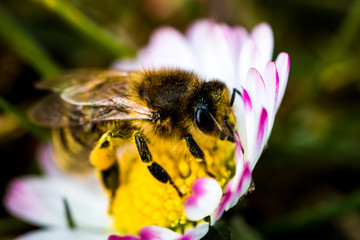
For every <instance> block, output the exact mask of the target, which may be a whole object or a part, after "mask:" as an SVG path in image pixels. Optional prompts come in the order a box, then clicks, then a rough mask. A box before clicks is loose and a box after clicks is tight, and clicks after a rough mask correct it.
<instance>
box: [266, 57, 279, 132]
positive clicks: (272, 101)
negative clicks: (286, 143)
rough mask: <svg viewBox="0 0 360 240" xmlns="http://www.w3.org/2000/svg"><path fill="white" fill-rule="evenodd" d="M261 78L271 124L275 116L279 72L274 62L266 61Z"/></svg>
mask: <svg viewBox="0 0 360 240" xmlns="http://www.w3.org/2000/svg"><path fill="white" fill-rule="evenodd" d="M263 79H264V83H265V87H266V95H267V108H266V109H267V110H268V114H269V119H270V120H271V123H270V124H269V125H270V126H272V122H273V119H274V117H275V107H276V103H277V100H278V94H279V74H278V72H277V69H276V65H275V62H268V64H266V67H265V70H264V74H263Z"/></svg>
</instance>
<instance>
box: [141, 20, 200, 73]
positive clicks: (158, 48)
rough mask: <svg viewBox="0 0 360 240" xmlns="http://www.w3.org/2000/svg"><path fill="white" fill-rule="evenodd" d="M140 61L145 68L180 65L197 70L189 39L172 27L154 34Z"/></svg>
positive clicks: (179, 66)
mask: <svg viewBox="0 0 360 240" xmlns="http://www.w3.org/2000/svg"><path fill="white" fill-rule="evenodd" d="M138 61H139V63H140V65H141V67H142V68H144V69H152V68H156V69H158V68H161V67H167V68H169V67H178V68H181V69H185V70H195V68H196V63H195V61H194V57H193V53H192V49H191V47H190V45H189V43H188V41H187V39H186V38H185V37H184V36H183V35H182V34H181V33H179V32H178V31H177V30H175V29H173V28H170V27H164V28H161V29H159V30H157V31H156V32H155V33H154V34H153V36H152V37H151V40H150V44H149V45H148V46H147V47H146V48H145V49H143V50H142V51H141V52H140V55H139V59H138Z"/></svg>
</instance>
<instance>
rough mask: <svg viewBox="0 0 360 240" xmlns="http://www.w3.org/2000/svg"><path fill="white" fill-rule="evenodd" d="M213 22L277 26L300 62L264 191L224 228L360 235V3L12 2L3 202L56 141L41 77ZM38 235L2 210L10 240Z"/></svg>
mask: <svg viewBox="0 0 360 240" xmlns="http://www.w3.org/2000/svg"><path fill="white" fill-rule="evenodd" d="M208 17H210V18H214V19H216V20H218V21H224V22H226V23H228V24H231V25H243V26H245V27H246V28H247V29H248V30H250V29H251V28H252V27H254V26H255V25H256V24H257V23H259V22H262V21H267V22H269V23H270V25H271V26H272V28H273V31H274V35H275V53H274V56H276V55H277V54H278V53H279V52H280V51H285V52H288V53H289V55H290V60H291V70H290V76H289V83H288V87H287V91H286V93H285V98H284V100H283V103H282V105H281V107H280V110H279V112H278V115H277V119H276V121H275V125H274V129H273V132H272V136H271V138H270V141H269V147H268V149H267V150H266V151H265V152H264V154H263V155H262V157H261V159H260V161H259V162H258V164H257V166H256V168H255V171H254V181H255V185H256V190H255V191H254V192H253V193H251V194H249V195H248V196H246V197H245V198H244V200H243V201H241V202H240V203H239V204H238V205H237V206H236V207H235V208H234V209H232V210H231V211H230V212H228V213H226V215H225V217H224V218H223V219H224V221H223V226H220V227H219V228H222V230H224V229H227V228H228V229H230V230H231V232H232V235H233V239H244V240H261V239H277V240H278V239H304V238H306V239H346V240H347V239H349V240H352V239H360V214H359V213H360V211H359V209H360V188H359V186H360V107H359V105H360V44H359V43H360V31H359V25H360V1H359V0H318V1H313V0H277V1H270V0H253V1H250V0H242V1H241V0H238V1H237V0H223V1H221V0H139V1H121V0H104V1H95V0H69V1H61V0H33V1H22V0H2V1H1V3H0V109H1V110H0V160H1V165H0V166H1V167H0V197H1V198H2V197H3V194H4V191H5V189H6V185H7V183H8V182H9V181H10V180H11V179H13V178H14V177H17V176H20V175H24V174H31V173H39V170H38V167H37V166H36V163H35V152H36V146H37V145H38V144H39V143H40V141H41V140H42V139H45V138H46V136H47V134H48V133H47V132H46V131H44V130H42V129H39V128H37V127H36V126H34V125H33V124H31V123H30V122H29V121H28V120H27V119H26V118H25V117H24V116H25V113H26V109H27V108H28V107H29V106H30V105H31V104H32V103H33V102H34V101H36V100H37V99H39V98H40V97H41V96H44V95H45V92H41V91H37V90H35V89H34V88H33V84H34V82H35V81H37V80H38V79H39V78H41V77H43V76H46V75H50V74H54V73H56V72H58V71H59V70H60V69H70V68H85V67H97V68H98V67H107V66H109V65H110V64H111V63H112V62H113V61H114V60H115V59H119V58H124V57H131V56H134V53H135V52H136V50H137V49H139V48H140V47H141V46H144V45H145V44H146V43H147V41H148V38H149V36H150V34H151V32H152V31H153V30H154V29H155V28H157V27H159V26H162V25H172V26H174V27H176V28H178V29H180V30H181V31H184V30H185V29H186V27H187V26H188V25H189V24H190V23H191V22H192V21H193V20H195V19H198V18H208ZM220 225H221V224H220ZM224 226H225V227H224ZM226 226H228V227H226ZM33 228H34V226H31V225H29V224H27V223H25V222H22V221H20V220H17V219H15V218H13V217H12V216H9V214H8V213H7V212H6V211H5V209H4V208H3V206H0V239H12V238H13V237H15V236H17V235H19V234H21V233H24V232H26V231H28V230H30V229H33ZM217 234H219V233H218V232H216V231H212V232H211V236H212V238H211V236H208V239H216V235H217ZM214 236H215V238H214ZM224 236H225V235H224ZM226 236H229V235H226ZM225 239H226V238H225Z"/></svg>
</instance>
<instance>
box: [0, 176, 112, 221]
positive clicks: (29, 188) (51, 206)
mask: <svg viewBox="0 0 360 240" xmlns="http://www.w3.org/2000/svg"><path fill="white" fill-rule="evenodd" d="M99 190H100V189H99V188H97V187H96V186H94V187H91V186H88V187H86V186H85V185H83V184H82V183H81V182H78V181H72V180H71V179H69V180H67V179H64V178H50V177H48V178H35V177H33V178H30V177H28V178H24V179H17V180H15V181H13V182H12V183H11V184H10V186H9V191H8V193H7V195H6V197H5V205H6V207H7V209H8V210H9V212H11V213H12V214H13V215H15V216H17V217H19V218H22V219H24V220H27V221H29V222H32V223H34V224H36V225H40V226H57V227H59V226H60V227H61V226H63V227H64V226H67V220H66V219H67V218H66V214H65V206H64V199H66V201H67V202H68V205H69V208H70V211H71V215H72V217H73V219H74V222H75V224H76V225H77V226H83V227H93V228H108V227H109V226H111V220H110V218H109V216H107V214H106V210H107V201H106V196H104V194H103V193H102V192H101V191H99ZM89 209H91V210H89Z"/></svg>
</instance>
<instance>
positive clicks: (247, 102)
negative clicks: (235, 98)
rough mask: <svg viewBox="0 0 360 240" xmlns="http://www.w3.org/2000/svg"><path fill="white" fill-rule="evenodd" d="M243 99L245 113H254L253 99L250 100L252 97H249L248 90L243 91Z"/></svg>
mask: <svg viewBox="0 0 360 240" xmlns="http://www.w3.org/2000/svg"><path fill="white" fill-rule="evenodd" d="M242 99H243V102H244V109H245V111H247V112H250V111H252V103H251V99H250V96H249V94H248V92H247V91H246V89H243V93H242Z"/></svg>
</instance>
